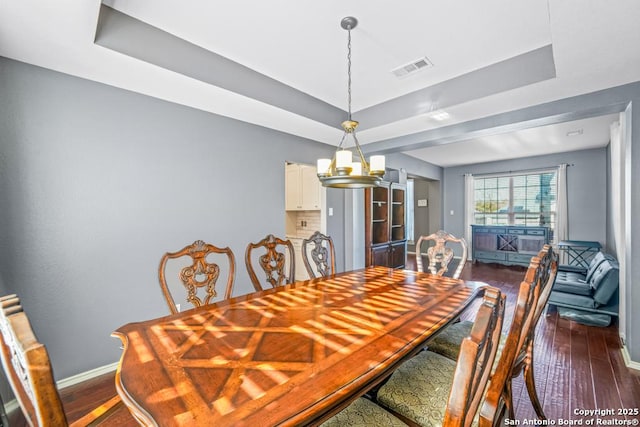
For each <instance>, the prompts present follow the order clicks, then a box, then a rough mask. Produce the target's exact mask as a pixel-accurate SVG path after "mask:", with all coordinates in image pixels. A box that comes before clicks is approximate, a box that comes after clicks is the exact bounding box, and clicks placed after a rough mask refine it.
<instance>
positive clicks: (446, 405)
mask: <svg viewBox="0 0 640 427" xmlns="http://www.w3.org/2000/svg"><path fill="white" fill-rule="evenodd" d="M504 304H505V295H503V294H502V293H501V292H500V290H499V289H496V288H493V287H489V288H487V289H486V290H485V293H484V296H483V300H482V304H481V305H480V308H479V309H478V313H477V315H476V321H475V322H474V325H473V329H472V332H471V334H470V335H469V336H468V337H466V338H465V339H464V340H463V343H462V349H461V351H460V357H459V358H458V361H457V363H456V362H455V361H452V360H450V359H448V358H446V357H444V356H442V355H439V354H436V353H432V352H429V351H422V352H420V353H418V354H417V355H416V356H414V357H412V358H411V359H409V360H407V361H406V362H404V363H403V364H402V365H400V367H399V368H398V369H396V370H395V371H394V372H393V374H391V376H390V378H389V379H388V381H387V382H386V383H385V384H384V385H383V386H382V387H380V389H379V390H378V392H377V404H375V403H373V402H371V401H368V400H367V398H364V397H361V398H359V399H357V400H356V401H355V402H354V403H352V404H351V405H350V406H348V407H347V408H346V409H344V410H343V411H341V412H339V413H338V414H336V415H335V416H334V417H332V418H330V419H329V420H327V421H326V422H325V423H324V424H323V426H324V427H333V426H387V425H391V426H395V425H406V424H409V425H427V426H430V425H443V426H448V427H458V426H460V427H462V426H470V425H471V422H472V421H473V418H474V416H475V414H476V412H477V411H478V408H479V406H480V404H481V401H482V396H483V394H484V392H485V388H486V386H487V383H488V380H489V375H490V373H491V369H492V366H493V362H494V359H495V356H496V350H497V347H498V339H499V337H500V334H501V331H502V322H503V319H504ZM417 402H419V403H418V404H416V403H417Z"/></svg>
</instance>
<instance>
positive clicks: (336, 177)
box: [317, 16, 385, 188]
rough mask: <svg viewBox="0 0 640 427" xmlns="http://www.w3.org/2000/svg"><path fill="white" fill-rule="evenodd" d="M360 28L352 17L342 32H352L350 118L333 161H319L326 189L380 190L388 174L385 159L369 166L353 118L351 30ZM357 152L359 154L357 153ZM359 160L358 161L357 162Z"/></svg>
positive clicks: (345, 21) (374, 158) (344, 21)
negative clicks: (375, 188) (374, 188)
mask: <svg viewBox="0 0 640 427" xmlns="http://www.w3.org/2000/svg"><path fill="white" fill-rule="evenodd" d="M357 24H358V20H357V19H356V18H354V17H352V16H347V17H346V18H343V19H342V21H341V22H340V25H341V27H342V28H344V29H345V30H347V32H348V42H347V52H348V53H347V77H348V86H347V89H348V90H347V94H348V106H349V110H348V116H347V120H345V121H344V122H342V129H344V133H343V134H342V139H341V140H340V144H338V148H337V149H336V152H335V154H334V156H333V159H318V164H317V172H318V179H320V182H321V183H322V185H323V186H324V187H334V188H367V187H377V186H378V185H380V183H381V182H382V177H383V176H384V170H385V159H384V156H371V158H370V159H369V162H367V160H366V159H365V157H364V154H362V150H361V149H360V143H359V142H358V138H357V137H356V128H357V127H358V122H357V121H355V120H352V118H351V30H352V29H353V28H355V26H356V25H357ZM350 140H353V151H352V150H351V149H348V148H347V147H348V145H349V141H350ZM354 152H355V153H354ZM354 157H355V160H354Z"/></svg>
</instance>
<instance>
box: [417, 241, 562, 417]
mask: <svg viewBox="0 0 640 427" xmlns="http://www.w3.org/2000/svg"><path fill="white" fill-rule="evenodd" d="M557 271H558V254H557V252H555V251H553V249H552V247H551V246H550V245H545V246H544V247H543V249H542V250H541V251H540V252H539V253H538V255H537V256H535V257H533V258H532V260H531V263H530V264H529V268H528V269H527V271H526V273H525V277H524V281H523V282H522V283H521V284H520V293H519V295H518V300H517V303H516V308H515V312H514V317H513V319H514V320H513V321H512V324H511V328H510V330H509V333H508V335H506V336H503V339H502V340H501V349H500V351H501V352H502V348H506V347H507V346H513V347H515V348H516V354H515V356H514V357H513V358H512V360H510V362H509V364H508V365H507V364H506V363H507V362H504V361H502V358H501V359H500V360H501V361H500V362H499V363H498V365H497V366H498V367H499V366H500V365H502V366H503V367H504V366H508V367H509V372H510V375H509V377H508V378H507V379H506V380H504V382H505V384H504V385H503V396H502V397H501V400H500V402H499V406H500V410H506V411H507V413H508V416H509V418H510V419H515V413H514V407H513V398H512V395H511V380H512V379H513V378H515V377H517V376H518V375H520V373H523V375H524V379H525V384H526V387H527V393H528V394H529V399H530V400H531V403H532V405H533V408H534V410H535V412H536V415H537V416H538V418H539V419H541V420H545V419H546V416H545V414H544V411H543V408H542V404H541V403H540V400H539V398H538V394H537V391H536V387H535V379H534V376H533V364H534V352H533V350H534V337H535V330H536V326H537V324H538V321H539V319H540V315H541V314H542V312H543V311H544V309H545V306H546V304H547V301H548V300H549V295H550V293H551V289H552V288H553V283H554V281H555V277H556V273H557ZM525 287H526V291H525V290H523V289H524V288H525ZM519 317H521V318H522V319H519ZM517 319H519V320H517ZM516 320H517V321H516ZM519 323H520V324H521V325H519ZM472 325H473V323H472V322H470V321H462V322H459V323H456V324H453V325H451V326H449V327H447V328H446V329H445V330H444V331H443V332H441V333H440V334H439V335H438V336H437V337H436V338H435V339H434V340H433V341H432V342H431V343H430V344H429V351H433V352H436V353H439V354H442V355H444V356H446V357H448V358H450V359H454V360H455V358H457V357H458V354H459V351H460V343H461V341H462V338H463V337H465V336H467V334H468V333H469V332H470V330H471V326H472ZM511 335H517V337H518V339H517V341H515V343H514V340H515V338H510V337H511ZM509 339H511V342H509ZM492 381H493V380H492ZM499 381H502V380H499ZM494 404H495V405H498V403H497V401H496V403H494ZM494 409H495V411H498V408H494ZM495 411H494V412H495Z"/></svg>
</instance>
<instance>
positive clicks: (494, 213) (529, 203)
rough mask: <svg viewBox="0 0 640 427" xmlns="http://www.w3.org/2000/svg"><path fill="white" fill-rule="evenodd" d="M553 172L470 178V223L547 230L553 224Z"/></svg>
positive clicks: (553, 226)
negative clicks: (472, 212) (472, 190)
mask: <svg viewBox="0 0 640 427" xmlns="http://www.w3.org/2000/svg"><path fill="white" fill-rule="evenodd" d="M557 188H558V187H557V173H556V171H555V170H552V171H542V172H536V173H528V174H509V175H494V176H483V177H476V178H474V206H475V210H474V218H473V221H474V224H480V225H535V226H541V225H542V226H547V227H549V228H550V229H551V238H553V230H554V228H555V223H556V194H557Z"/></svg>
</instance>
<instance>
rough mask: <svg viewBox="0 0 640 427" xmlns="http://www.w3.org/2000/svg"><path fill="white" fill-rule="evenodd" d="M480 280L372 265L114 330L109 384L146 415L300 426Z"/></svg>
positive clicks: (466, 297) (452, 308)
mask: <svg viewBox="0 0 640 427" xmlns="http://www.w3.org/2000/svg"><path fill="white" fill-rule="evenodd" d="M481 287H482V284H477V283H469V282H467V283H465V282H462V281H460V280H453V279H447V278H443V277H437V276H432V275H429V274H421V273H415V272H410V271H400V270H391V269H387V268H381V267H375V268H369V269H365V270H358V271H354V272H349V273H344V274H341V275H335V276H330V277H328V278H324V279H316V280H312V281H309V282H299V283H295V284H292V285H288V286H284V287H281V288H275V289H270V290H266V291H262V292H258V293H254V294H251V295H248V296H244V297H238V298H234V299H231V300H228V301H223V302H220V303H218V304H214V305H210V306H206V307H200V308H197V309H193V310H189V311H186V312H183V313H179V314H176V315H171V316H167V317H163V318H160V319H154V320H150V321H146V322H140V323H131V324H128V325H125V326H123V327H121V328H119V329H118V330H117V331H116V332H114V335H115V336H118V337H120V338H121V339H122V340H123V342H124V343H125V350H124V352H123V356H122V360H121V364H120V367H119V373H118V378H117V381H118V389H119V392H120V394H121V395H122V396H123V399H124V400H125V402H126V403H127V405H128V406H129V407H130V409H132V412H133V413H134V415H135V416H136V417H138V418H139V419H140V420H141V421H144V422H146V423H152V422H157V424H158V425H213V424H214V423H215V424H216V425H225V424H233V425H243V424H246V425H258V424H257V423H260V425H275V424H280V423H284V424H288V423H300V422H306V421H308V420H313V419H314V418H315V417H317V416H318V414H321V413H322V411H324V410H326V409H327V408H330V407H332V406H335V405H336V404H338V403H340V402H341V401H342V400H344V399H345V397H349V396H351V394H352V393H354V392H356V391H359V392H361V391H363V390H364V388H363V387H364V386H365V384H366V383H367V382H370V381H371V380H372V379H374V378H376V376H378V375H380V374H382V373H383V372H384V371H385V370H386V369H388V367H389V366H390V365H391V364H393V363H398V362H399V361H401V360H402V359H403V358H405V357H406V356H407V355H408V354H409V353H410V352H411V351H412V350H415V349H416V348H417V346H418V345H421V344H423V343H424V342H425V340H427V339H428V338H429V337H430V336H431V335H432V334H433V333H434V332H435V331H437V330H438V329H439V328H440V327H442V326H443V325H445V324H446V323H448V322H449V321H451V320H452V319H453V318H455V317H456V316H457V314H459V313H460V312H461V311H462V310H463V309H464V308H465V307H466V306H467V305H468V303H469V302H470V301H471V300H472V299H473V298H474V297H475V296H476V295H477V293H478V290H479V289H480V288H481ZM160 420H161V421H160Z"/></svg>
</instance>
